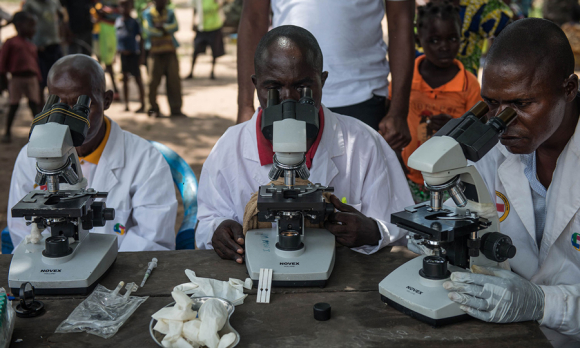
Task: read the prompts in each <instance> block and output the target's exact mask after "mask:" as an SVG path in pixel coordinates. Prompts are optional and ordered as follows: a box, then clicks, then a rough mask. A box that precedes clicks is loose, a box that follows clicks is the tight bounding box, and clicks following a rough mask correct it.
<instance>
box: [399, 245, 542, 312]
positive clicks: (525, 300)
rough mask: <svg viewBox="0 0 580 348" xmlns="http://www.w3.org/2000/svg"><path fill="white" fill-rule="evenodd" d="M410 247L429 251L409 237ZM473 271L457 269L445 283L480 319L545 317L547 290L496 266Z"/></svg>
mask: <svg viewBox="0 0 580 348" xmlns="http://www.w3.org/2000/svg"><path fill="white" fill-rule="evenodd" d="M408 248H409V250H411V251H413V252H416V253H420V254H429V251H430V250H429V249H427V250H424V249H423V248H422V246H421V245H417V244H415V240H414V239H413V238H411V239H409V245H408ZM471 270H472V273H469V272H453V273H451V279H450V280H449V281H446V282H444V283H443V287H444V288H445V289H446V290H448V291H449V294H448V296H449V299H451V300H452V301H454V302H456V303H458V304H460V308H461V309H462V310H464V311H465V312H466V313H467V314H469V315H471V316H472V317H475V318H477V319H480V320H483V321H486V322H493V323H513V322H520V321H528V320H536V321H540V320H542V318H543V317H544V305H545V303H544V292H543V291H542V289H541V288H540V287H539V286H538V285H536V284H534V283H532V282H530V281H529V280H526V279H524V278H522V277H520V276H519V275H517V274H515V273H513V272H512V271H508V270H505V269H501V268H496V267H478V266H475V265H474V266H473V267H472V269H471Z"/></svg>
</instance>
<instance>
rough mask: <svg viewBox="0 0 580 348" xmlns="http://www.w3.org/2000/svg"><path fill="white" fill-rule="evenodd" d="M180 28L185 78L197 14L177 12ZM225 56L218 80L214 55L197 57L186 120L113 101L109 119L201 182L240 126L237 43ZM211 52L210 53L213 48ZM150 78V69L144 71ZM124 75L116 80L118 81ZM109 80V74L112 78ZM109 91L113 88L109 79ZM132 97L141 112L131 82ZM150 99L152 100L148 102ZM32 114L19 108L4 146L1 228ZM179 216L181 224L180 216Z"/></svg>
mask: <svg viewBox="0 0 580 348" xmlns="http://www.w3.org/2000/svg"><path fill="white" fill-rule="evenodd" d="M2 7H3V8H4V10H6V11H9V12H14V11H16V10H17V6H16V5H15V4H14V3H12V4H11V3H8V4H7V5H4V4H2ZM176 14H177V18H178V23H179V26H180V29H179V31H178V32H177V35H176V38H177V40H178V41H179V42H180V44H181V47H180V48H179V49H178V54H179V58H180V71H181V76H186V75H187V74H188V73H189V70H190V66H191V54H192V51H193V49H192V41H193V35H194V33H193V31H192V30H191V28H192V11H191V9H188V8H178V9H177V10H176ZM13 35H14V30H13V27H12V26H8V27H6V28H3V29H2V32H1V37H2V40H5V39H7V38H9V37H12V36H13ZM225 42H226V55H225V56H223V57H221V58H219V59H218V63H217V65H216V70H215V74H216V77H217V79H216V80H210V79H209V72H210V67H211V55H210V54H206V55H203V56H200V57H198V60H197V62H196V67H195V79H193V80H183V81H182V89H183V112H184V113H185V114H187V115H188V117H187V118H175V119H151V118H149V117H148V116H147V115H145V114H135V113H133V112H125V111H124V103H122V102H114V103H113V105H112V106H111V108H110V109H109V110H107V111H106V112H105V114H106V115H107V116H109V117H110V118H112V119H113V120H115V121H116V122H117V123H119V125H120V126H121V128H123V129H125V130H127V131H130V132H132V133H135V134H137V135H139V136H141V137H143V138H145V139H148V140H155V141H159V142H162V143H164V144H165V145H167V146H169V147H170V148H171V149H173V150H174V151H176V152H177V153H178V154H179V155H180V156H181V157H183V158H184V159H185V161H187V163H188V164H189V165H190V166H191V167H192V169H193V171H194V172H195V174H196V176H197V178H198V180H199V175H200V173H201V167H202V165H203V162H204V161H205V159H206V157H207V155H208V154H209V152H210V151H211V149H212V147H213V145H214V144H215V142H216V141H217V140H218V139H219V137H220V136H221V135H222V134H223V133H224V132H225V130H226V129H227V128H228V127H230V126H232V125H234V124H235V119H236V113H237V103H236V100H237V82H236V52H235V49H236V47H235V43H232V42H230V41H229V40H228V39H227V38H226V40H225ZM208 53H209V50H208ZM115 70H116V71H117V72H120V66H119V62H117V64H116V69H115ZM142 72H143V74H144V75H143V76H144V78H145V80H146V76H147V75H146V71H145V70H144V69H143V70H142ZM119 77H120V76H117V81H119V80H118V78H119ZM108 78H109V77H108V76H107V79H108ZM108 87H109V88H112V85H111V82H110V80H108ZM117 87H118V88H119V89H120V90H122V89H121V88H122V83H121V82H117ZM130 89H131V92H132V93H131V98H130V101H131V103H130V105H129V107H130V109H131V110H137V109H138V108H139V99H138V94H137V87H136V85H135V84H134V83H131V84H130ZM146 99H147V98H146ZM158 99H159V105H160V107H161V111H162V112H163V113H164V114H166V115H167V114H169V107H168V104H167V98H166V96H165V84H164V83H163V82H162V84H161V86H160V88H159V98H158ZM7 103H8V93H7V92H5V93H4V94H3V95H2V96H0V110H2V113H1V114H0V120H1V121H0V125H1V126H0V129H2V132H3V131H4V124H5V117H6V113H7V111H8V110H7ZM32 116H33V115H32V113H31V112H30V109H28V107H27V105H26V102H25V101H23V102H22V104H21V107H20V108H19V110H18V114H17V118H16V121H15V122H14V126H13V132H12V133H13V141H12V143H11V144H0V229H2V228H4V227H5V226H6V216H7V208H8V207H7V204H8V192H9V188H10V179H11V176H12V170H13V166H14V161H15V160H16V156H17V155H18V153H19V151H20V149H21V148H22V147H23V146H24V145H25V144H26V142H27V137H28V131H29V127H30V122H31V121H32ZM182 211H183V209H182V208H181V206H180V210H179V212H178V223H177V224H176V227H178V226H179V224H180V220H181V213H182Z"/></svg>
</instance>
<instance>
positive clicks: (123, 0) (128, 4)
mask: <svg viewBox="0 0 580 348" xmlns="http://www.w3.org/2000/svg"><path fill="white" fill-rule="evenodd" d="M118 4H119V10H120V11H119V12H120V13H121V15H122V16H125V17H129V16H131V11H132V10H133V1H132V0H119V2H118Z"/></svg>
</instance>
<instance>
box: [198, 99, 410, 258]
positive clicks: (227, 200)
mask: <svg viewBox="0 0 580 348" xmlns="http://www.w3.org/2000/svg"><path fill="white" fill-rule="evenodd" d="M323 110H324V130H323V133H322V137H321V139H320V144H319V146H318V149H317V151H316V154H315V155H314V158H313V161H312V168H310V178H309V180H310V181H311V182H313V183H320V184H322V185H329V186H333V187H334V194H335V195H336V196H337V197H339V198H342V197H346V199H347V202H348V204H350V205H352V206H353V207H355V208H356V209H358V210H359V211H361V212H362V213H363V214H364V215H366V216H368V217H371V218H373V219H374V220H375V221H376V222H377V224H378V226H379V229H380V232H381V241H380V242H379V244H378V245H376V246H362V247H359V248H354V250H356V251H358V252H361V253H365V254H370V253H374V252H376V251H377V250H379V249H380V248H382V247H384V246H386V245H388V244H392V243H394V242H397V241H400V243H399V244H404V243H403V241H401V238H402V237H404V236H405V232H404V231H402V230H400V229H399V228H398V227H397V226H395V225H393V224H391V223H390V216H391V213H394V212H397V211H401V210H403V209H404V208H405V207H407V206H410V205H413V200H412V198H411V194H410V191H409V186H408V184H407V181H406V179H405V175H404V173H403V170H402V169H401V165H400V164H399V161H398V160H397V157H396V155H395V153H394V152H393V150H391V148H390V147H389V146H388V145H387V143H386V142H385V140H384V139H383V138H382V137H381V136H380V135H379V134H378V133H377V132H376V131H374V130H373V129H371V128H370V127H368V126H366V125H365V124H363V123H362V122H360V121H358V120H356V119H354V118H352V117H348V116H342V115H338V114H335V113H333V112H331V111H330V110H328V109H327V108H326V107H324V109H323ZM256 119H257V112H256V113H255V114H254V116H253V117H252V119H251V120H250V121H248V122H244V123H242V124H239V125H236V126H233V127H230V128H229V129H228V130H227V131H226V133H225V134H224V135H223V136H222V137H221V138H220V139H219V141H218V142H217V143H216V145H215V147H214V148H213V150H212V151H211V153H210V155H209V157H208V158H207V160H206V162H205V164H204V165H203V169H202V172H201V177H200V182H199V191H198V196H197V197H198V205H199V211H198V218H199V226H198V228H197V230H196V243H197V246H198V247H199V248H200V249H208V248H213V247H212V243H211V238H212V236H213V233H214V231H215V230H216V228H217V227H218V226H219V224H220V223H222V222H223V221H224V220H226V219H231V220H235V221H237V222H239V223H240V224H241V223H242V220H243V216H244V209H245V207H246V204H247V203H248V201H249V200H250V197H251V195H252V193H254V192H256V191H258V187H259V186H260V185H266V184H267V183H268V182H270V179H269V178H268V172H269V171H270V168H271V167H272V165H271V164H268V165H264V166H262V165H260V158H259V155H258V145H257V139H256Z"/></svg>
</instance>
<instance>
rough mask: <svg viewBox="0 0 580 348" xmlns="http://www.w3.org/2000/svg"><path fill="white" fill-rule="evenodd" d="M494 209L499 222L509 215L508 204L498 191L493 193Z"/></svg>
mask: <svg viewBox="0 0 580 348" xmlns="http://www.w3.org/2000/svg"><path fill="white" fill-rule="evenodd" d="M495 207H496V209H497V216H499V222H502V221H503V220H505V219H507V217H508V215H509V213H510V202H508V200H507V198H506V196H505V195H504V194H503V193H501V192H499V191H495Z"/></svg>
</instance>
